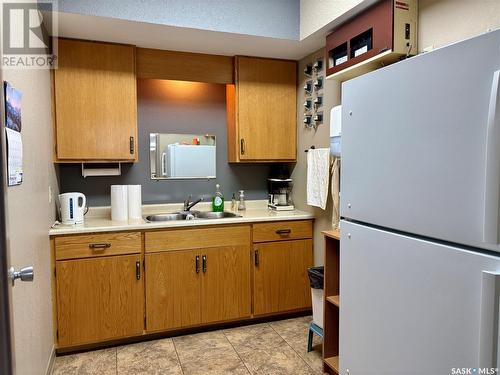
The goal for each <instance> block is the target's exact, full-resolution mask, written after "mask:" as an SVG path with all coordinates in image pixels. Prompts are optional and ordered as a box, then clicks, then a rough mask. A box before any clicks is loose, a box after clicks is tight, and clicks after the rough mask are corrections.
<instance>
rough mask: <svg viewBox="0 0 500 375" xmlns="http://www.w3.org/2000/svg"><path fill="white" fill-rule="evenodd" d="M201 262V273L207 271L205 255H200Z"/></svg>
mask: <svg viewBox="0 0 500 375" xmlns="http://www.w3.org/2000/svg"><path fill="white" fill-rule="evenodd" d="M201 262H202V266H201V267H202V268H203V273H205V272H207V256H206V255H203V256H202V257H201Z"/></svg>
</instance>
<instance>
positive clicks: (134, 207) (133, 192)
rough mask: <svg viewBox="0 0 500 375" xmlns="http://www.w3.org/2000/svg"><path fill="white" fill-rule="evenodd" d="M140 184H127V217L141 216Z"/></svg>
mask: <svg viewBox="0 0 500 375" xmlns="http://www.w3.org/2000/svg"><path fill="white" fill-rule="evenodd" d="M141 187H142V186H141V185H128V218H129V219H141V218H142V197H141Z"/></svg>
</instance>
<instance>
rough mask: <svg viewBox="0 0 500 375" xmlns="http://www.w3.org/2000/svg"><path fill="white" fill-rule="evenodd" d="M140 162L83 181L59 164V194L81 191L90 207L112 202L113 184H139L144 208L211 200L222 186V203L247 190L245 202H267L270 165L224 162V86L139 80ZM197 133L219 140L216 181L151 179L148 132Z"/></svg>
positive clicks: (77, 169)
mask: <svg viewBox="0 0 500 375" xmlns="http://www.w3.org/2000/svg"><path fill="white" fill-rule="evenodd" d="M137 101H138V108H137V118H138V128H139V139H138V147H139V162H138V163H134V164H122V175H121V176H112V177H87V178H83V177H82V175H81V165H80V164H61V165H60V166H59V183H60V191H61V192H62V193H64V192H70V191H79V192H82V193H84V194H85V195H86V196H87V199H88V204H89V205H90V206H102V205H109V204H110V196H109V195H110V186H111V185H113V184H141V185H142V200H143V203H144V204H150V203H170V202H181V201H183V200H184V199H185V198H186V197H187V196H188V195H189V194H192V195H193V197H198V196H204V197H205V198H206V199H211V197H212V196H213V194H214V191H215V184H216V183H220V184H221V188H222V192H223V194H224V197H225V199H227V200H230V199H231V195H232V193H233V192H236V193H237V192H238V190H240V189H243V190H245V195H246V196H247V198H248V199H266V198H267V181H266V179H267V177H268V175H269V173H270V171H271V168H272V166H271V165H266V164H246V165H240V164H229V163H228V162H227V133H226V129H227V128H226V88H225V85H218V84H209V83H198V82H180V81H165V80H149V79H140V80H138V81H137ZM157 132H159V133H199V134H214V135H215V136H216V137H217V179H215V180H161V181H153V180H151V179H150V170H149V133H157Z"/></svg>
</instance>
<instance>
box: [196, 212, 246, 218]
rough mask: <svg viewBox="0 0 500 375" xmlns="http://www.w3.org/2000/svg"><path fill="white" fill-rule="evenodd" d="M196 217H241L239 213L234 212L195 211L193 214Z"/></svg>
mask: <svg viewBox="0 0 500 375" xmlns="http://www.w3.org/2000/svg"><path fill="white" fill-rule="evenodd" d="M194 216H195V217H196V218H197V219H224V218H227V217H241V215H237V214H235V213H234V212H227V211H224V212H201V211H200V212H197V213H196V214H195V215H194Z"/></svg>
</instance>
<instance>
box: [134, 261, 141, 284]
mask: <svg viewBox="0 0 500 375" xmlns="http://www.w3.org/2000/svg"><path fill="white" fill-rule="evenodd" d="M135 278H136V279H137V280H140V279H141V262H140V261H137V262H135Z"/></svg>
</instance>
